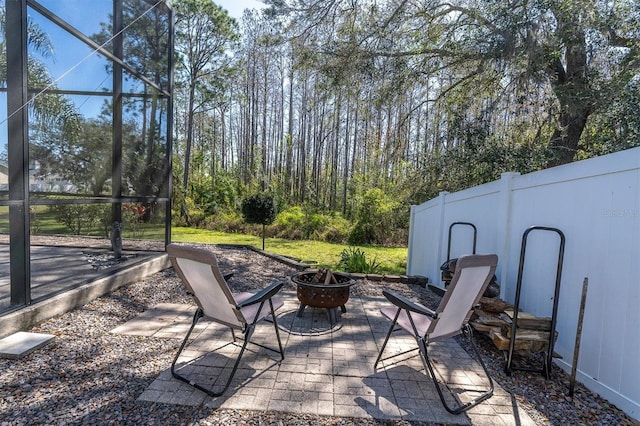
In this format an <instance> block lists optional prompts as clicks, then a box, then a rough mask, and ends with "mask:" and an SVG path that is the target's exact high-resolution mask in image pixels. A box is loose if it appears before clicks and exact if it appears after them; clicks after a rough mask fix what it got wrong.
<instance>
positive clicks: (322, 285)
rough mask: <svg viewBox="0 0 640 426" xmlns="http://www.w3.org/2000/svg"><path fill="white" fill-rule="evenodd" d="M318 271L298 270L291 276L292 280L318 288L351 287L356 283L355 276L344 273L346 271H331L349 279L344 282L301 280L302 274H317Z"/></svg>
mask: <svg viewBox="0 0 640 426" xmlns="http://www.w3.org/2000/svg"><path fill="white" fill-rule="evenodd" d="M316 272H317V271H303V272H298V273H296V274H294V275H293V276H292V277H291V281H293V282H294V283H296V284H298V285H302V286H305V287H318V288H340V287H351V286H352V285H354V284H356V282H357V281H356V280H355V279H353V277H351V275H349V274H347V273H344V272H331V273H332V274H333V275H334V276H336V278H337V276H342V277H345V278H347V279H348V281H346V282H343V283H337V284H335V283H329V284H325V283H320V282H318V283H313V282H306V281H301V280H300V279H299V278H298V277H299V276H300V275H303V274H304V275H309V274H315V273H316Z"/></svg>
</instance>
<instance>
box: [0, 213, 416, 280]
mask: <svg viewBox="0 0 640 426" xmlns="http://www.w3.org/2000/svg"><path fill="white" fill-rule="evenodd" d="M34 212H35V214H34V215H33V217H32V232H33V233H34V234H43V235H47V234H49V235H51V234H60V235H65V234H69V230H68V229H67V228H66V227H65V226H64V225H63V224H61V223H60V222H59V221H57V220H56V218H55V216H54V215H53V213H51V212H50V211H49V209H47V208H46V207H45V206H36V207H35V208H34ZM8 213H9V211H8V208H0V232H3V233H8V232H9V229H8V228H9V226H8V225H9V217H8V216H9V215H8ZM103 232H104V231H100V230H99V229H97V228H96V229H91V230H88V231H87V232H86V233H83V235H92V236H102V234H103ZM171 233H172V240H173V241H175V242H183V243H188V242H192V243H209V244H242V245H251V246H254V247H258V248H262V238H261V237H257V236H253V235H246V234H228V233H223V232H216V231H209V230H205V229H196V228H184V227H173V228H172V230H171ZM123 236H124V238H140V239H147V240H163V239H164V228H163V227H162V225H158V224H144V225H142V226H141V227H140V229H139V230H138V232H136V233H134V234H132V233H131V232H128V231H127V230H126V228H125V230H124V232H123ZM349 247H354V246H348V245H344V244H332V243H325V242H320V241H311V240H295V241H292V240H285V239H280V238H267V239H266V240H265V251H268V252H269V253H274V254H279V255H283V256H288V257H293V258H296V259H300V260H301V261H303V262H306V263H317V264H318V266H319V267H321V268H331V269H338V268H337V265H338V262H339V261H340V253H342V251H343V250H344V249H347V248H349ZM354 248H355V247H354ZM357 248H359V249H360V250H362V251H364V253H365V256H366V259H367V261H368V262H371V261H373V260H375V262H376V263H378V264H380V273H387V274H396V275H401V274H405V273H406V267H407V248H406V247H379V246H357Z"/></svg>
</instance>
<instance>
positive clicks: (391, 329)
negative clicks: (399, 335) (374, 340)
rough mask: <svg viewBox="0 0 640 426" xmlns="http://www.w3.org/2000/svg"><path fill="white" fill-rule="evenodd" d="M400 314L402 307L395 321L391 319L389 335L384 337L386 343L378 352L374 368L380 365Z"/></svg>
mask: <svg viewBox="0 0 640 426" xmlns="http://www.w3.org/2000/svg"><path fill="white" fill-rule="evenodd" d="M399 315H400V309H398V312H396V316H395V317H394V318H393V321H391V327H389V331H388V332H387V337H385V338H384V343H383V344H382V347H381V348H380V352H379V353H378V358H376V362H374V363H373V368H374V370H375V368H376V366H377V365H378V363H379V362H380V360H381V359H382V352H384V348H386V347H387V342H388V341H389V337H391V333H393V329H394V328H395V326H396V321H397V320H398V316H399Z"/></svg>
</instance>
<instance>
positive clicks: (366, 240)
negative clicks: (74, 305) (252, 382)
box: [349, 188, 399, 244]
mask: <svg viewBox="0 0 640 426" xmlns="http://www.w3.org/2000/svg"><path fill="white" fill-rule="evenodd" d="M398 205H399V203H398V202H397V201H394V200H392V199H391V197H389V196H388V195H386V194H385V193H384V192H383V191H382V190H381V189H379V188H373V189H369V190H367V191H366V192H365V193H364V196H363V197H362V200H361V201H360V203H359V206H358V209H357V213H356V224H355V226H354V228H353V230H352V231H351V234H350V235H349V243H350V244H374V243H377V244H383V243H385V242H386V241H389V240H392V239H393V233H394V232H395V229H396V221H397V218H396V216H397V211H398Z"/></svg>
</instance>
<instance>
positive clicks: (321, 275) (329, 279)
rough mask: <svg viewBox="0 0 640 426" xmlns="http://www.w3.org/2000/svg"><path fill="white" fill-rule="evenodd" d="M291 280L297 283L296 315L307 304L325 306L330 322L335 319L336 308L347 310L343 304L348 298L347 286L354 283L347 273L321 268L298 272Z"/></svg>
mask: <svg viewBox="0 0 640 426" xmlns="http://www.w3.org/2000/svg"><path fill="white" fill-rule="evenodd" d="M291 280H292V281H293V282H294V283H296V285H297V295H298V300H299V301H300V308H298V314H297V316H298V317H301V316H302V314H303V313H304V309H305V308H306V307H307V306H311V307H312V308H325V309H326V310H327V315H328V316H329V321H330V322H331V323H335V322H336V321H337V308H340V310H341V311H342V313H345V312H347V309H346V308H345V306H344V305H345V303H347V301H348V300H349V288H350V287H351V286H352V285H354V284H355V283H356V281H355V280H354V279H353V278H351V277H350V276H349V275H347V274H343V273H340V272H331V271H326V270H322V269H321V270H317V271H315V270H314V271H305V272H299V273H297V274H296V275H294V276H293V277H291Z"/></svg>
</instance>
